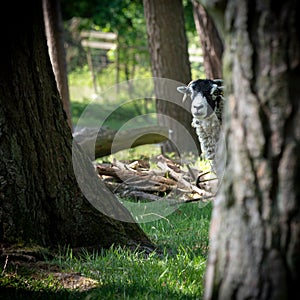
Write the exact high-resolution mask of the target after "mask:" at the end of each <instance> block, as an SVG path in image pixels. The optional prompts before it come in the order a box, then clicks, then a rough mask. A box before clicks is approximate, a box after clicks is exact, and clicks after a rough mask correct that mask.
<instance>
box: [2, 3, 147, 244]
mask: <svg viewBox="0 0 300 300" xmlns="http://www.w3.org/2000/svg"><path fill="white" fill-rule="evenodd" d="M4 14H5V16H7V17H9V16H11V18H12V16H14V18H16V19H17V20H18V23H17V24H15V25H14V24H11V26H9V27H5V26H4V24H2V22H1V21H2V20H4V19H5V18H4ZM0 20H1V21H0V22H1V24H0V30H1V38H2V41H3V44H4V45H5V47H1V48H0V103H1V104H0V199H1V207H0V209H1V210H0V224H1V229H0V240H1V242H9V243H14V242H20V241H24V242H34V243H38V244H40V245H43V246H57V245H58V244H61V245H62V244H68V245H70V246H71V247H79V246H83V247H88V246H91V247H97V248H98V247H107V246H110V245H112V244H113V243H114V244H123V245H128V244H133V245H137V244H147V243H149V240H148V238H147V237H146V236H145V234H144V232H143V231H142V230H141V229H140V227H139V226H138V225H137V224H135V223H130V221H132V222H133V219H132V217H131V215H130V214H129V212H128V211H127V210H126V209H124V207H123V206H122V205H120V203H119V202H118V201H116V199H115V198H114V197H113V196H112V194H111V193H108V192H107V190H104V189H103V186H104V184H103V183H102V182H100V181H99V178H98V177H97V176H96V174H95V170H94V169H93V167H92V164H91V163H90V161H88V160H87V159H86V158H85V156H84V155H83V153H82V152H81V150H80V149H79V148H78V147H77V146H76V144H75V147H74V151H73V158H74V157H76V163H77V164H81V165H82V166H81V165H80V166H78V165H77V166H76V168H77V169H80V168H81V167H82V174H81V177H80V176H78V178H77V179H78V180H86V181H87V182H86V184H87V185H88V186H90V188H91V189H92V188H93V185H98V184H99V186H100V187H98V191H99V194H98V195H95V197H96V198H97V199H96V200H97V203H98V206H100V208H102V209H103V210H102V211H105V212H107V213H108V214H109V215H110V216H116V218H119V219H120V218H122V219H126V220H127V221H128V223H123V222H120V221H117V220H116V219H113V218H110V217H109V216H108V215H105V214H103V213H101V212H99V211H98V210H97V209H96V208H95V207H93V206H92V205H91V204H90V202H89V201H88V200H86V198H84V197H83V195H82V193H81V191H80V189H79V187H78V184H77V182H76V179H75V175H74V171H73V165H72V152H71V151H72V135H71V130H70V128H69V127H68V124H67V122H66V115H65V114H64V113H63V107H62V103H61V100H60V97H59V93H58V91H57V87H56V83H55V78H54V74H53V71H52V67H51V63H50V59H49V56H48V50H47V44H46V37H45V31H44V27H43V12H42V3H41V2H39V1H37V2H36V1H29V2H28V1H26V2H21V3H19V4H18V6H17V7H11V6H10V5H8V6H7V7H6V10H5V11H4V10H2V15H1V18H0ZM18 24H22V26H19V25H18ZM45 132H47V134H46V135H45V134H44V133H45ZM74 167H75V166H74ZM87 173H90V174H87ZM85 175H87V176H88V177H84V176H85ZM94 175H95V176H94ZM83 177H84V178H83ZM87 178H89V179H88V180H87Z"/></svg>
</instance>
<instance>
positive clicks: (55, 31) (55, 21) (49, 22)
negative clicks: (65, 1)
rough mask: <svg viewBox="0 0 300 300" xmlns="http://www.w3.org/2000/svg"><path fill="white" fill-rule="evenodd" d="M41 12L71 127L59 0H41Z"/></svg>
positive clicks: (56, 78)
mask: <svg viewBox="0 0 300 300" xmlns="http://www.w3.org/2000/svg"><path fill="white" fill-rule="evenodd" d="M43 12H44V22H45V28H46V36H47V44H48V49H49V55H50V59H51V63H52V68H53V72H54V75H55V80H56V83H57V88H58V91H59V94H60V97H61V99H62V102H63V107H64V110H65V112H66V114H67V117H68V119H67V120H68V124H69V126H70V128H71V129H72V117H71V105H70V95H69V85H68V75H67V63H66V53H65V46H64V28H63V23H62V16H61V9H60V1H59V0H43Z"/></svg>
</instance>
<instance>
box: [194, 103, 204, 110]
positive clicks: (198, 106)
mask: <svg viewBox="0 0 300 300" xmlns="http://www.w3.org/2000/svg"><path fill="white" fill-rule="evenodd" d="M193 106H194V108H195V109H197V110H199V109H201V108H203V105H202V104H200V105H193Z"/></svg>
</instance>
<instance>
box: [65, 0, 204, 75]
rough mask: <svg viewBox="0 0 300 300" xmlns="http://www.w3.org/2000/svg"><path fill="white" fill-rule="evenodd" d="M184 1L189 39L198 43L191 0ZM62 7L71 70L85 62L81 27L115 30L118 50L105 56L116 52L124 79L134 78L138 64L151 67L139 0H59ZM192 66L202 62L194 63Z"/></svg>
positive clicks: (142, 11)
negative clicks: (81, 43)
mask: <svg viewBox="0 0 300 300" xmlns="http://www.w3.org/2000/svg"><path fill="white" fill-rule="evenodd" d="M183 5H184V16H185V25H186V32H187V36H188V40H189V43H190V44H191V43H195V42H196V43H197V45H196V46H197V47H199V37H198V36H197V33H196V29H195V24H194V18H193V7H192V3H191V1H190V0H183ZM61 7H62V14H63V19H64V20H65V28H66V41H67V47H68V51H67V52H68V57H67V60H68V66H69V70H71V71H73V70H74V69H76V68H77V67H82V66H84V64H86V57H85V52H84V50H83V48H82V47H81V45H80V36H79V31H80V30H83V29H85V30H99V31H104V32H114V33H116V34H117V35H118V41H117V42H118V45H119V51H118V52H117V51H109V52H108V53H107V56H108V60H109V61H116V59H117V57H116V56H117V55H118V59H119V65H118V66H117V67H118V68H119V70H120V71H121V73H123V74H125V80H129V79H132V78H134V75H135V67H136V66H137V65H138V66H140V67H144V68H148V69H150V57H149V52H148V46H147V32H146V22H145V18H144V9H143V1H142V0H76V1H71V0H61ZM76 33H77V35H76ZM195 38H196V39H195ZM76 46H77V47H76ZM192 67H195V68H200V67H201V66H200V65H199V64H198V65H197V64H196V65H195V64H194V65H193V66H192Z"/></svg>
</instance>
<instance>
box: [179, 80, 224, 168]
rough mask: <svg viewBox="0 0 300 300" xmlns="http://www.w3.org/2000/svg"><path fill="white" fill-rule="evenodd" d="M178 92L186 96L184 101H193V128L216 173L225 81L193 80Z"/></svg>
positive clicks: (205, 155)
mask: <svg viewBox="0 0 300 300" xmlns="http://www.w3.org/2000/svg"><path fill="white" fill-rule="evenodd" d="M177 90H178V91H179V92H180V93H183V94H184V97H183V101H185V100H186V98H187V97H188V96H189V97H190V98H191V100H192V104H191V113H192V115H193V121H192V126H193V127H194V128H195V129H196V133H197V135H198V138H199V141H200V146H201V150H202V152H203V155H204V157H205V158H206V159H208V160H209V161H210V162H211V166H212V171H214V172H215V173H216V159H215V158H216V146H217V143H218V141H219V137H220V131H221V124H222V112H223V104H224V100H225V99H224V97H223V90H224V87H223V80H221V79H216V80H212V79H198V80H193V81H191V82H190V83H189V84H188V85H187V86H180V87H178V88H177Z"/></svg>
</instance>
